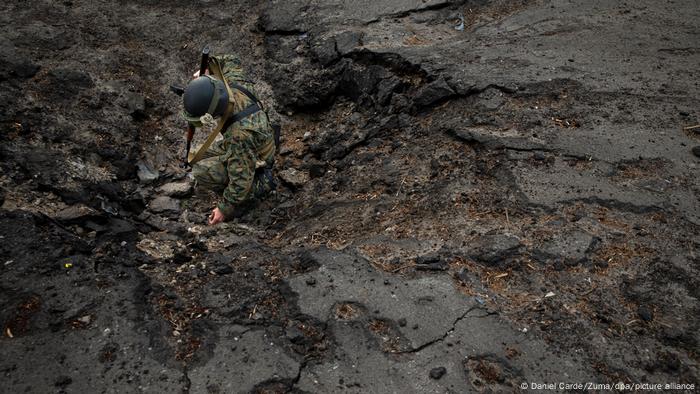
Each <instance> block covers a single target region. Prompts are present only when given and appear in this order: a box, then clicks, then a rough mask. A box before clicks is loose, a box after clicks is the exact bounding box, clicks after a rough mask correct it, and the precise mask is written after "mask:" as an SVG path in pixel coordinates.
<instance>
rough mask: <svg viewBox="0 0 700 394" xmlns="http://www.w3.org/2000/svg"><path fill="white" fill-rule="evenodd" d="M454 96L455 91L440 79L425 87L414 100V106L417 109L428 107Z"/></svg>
mask: <svg viewBox="0 0 700 394" xmlns="http://www.w3.org/2000/svg"><path fill="white" fill-rule="evenodd" d="M454 94H455V92H454V90H452V88H451V87H450V85H448V84H447V82H445V79H444V78H440V79H438V80H437V81H434V82H431V83H429V84H428V85H425V86H423V88H421V89H420V90H419V91H418V93H416V96H415V97H414V98H413V104H414V105H415V107H416V108H423V107H428V106H430V105H433V104H435V103H437V102H439V101H442V100H445V99H447V98H449V97H451V96H453V95H454Z"/></svg>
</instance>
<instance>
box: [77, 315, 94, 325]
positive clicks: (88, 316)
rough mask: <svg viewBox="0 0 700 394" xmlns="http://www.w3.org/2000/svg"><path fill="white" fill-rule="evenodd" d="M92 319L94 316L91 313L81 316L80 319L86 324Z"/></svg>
mask: <svg viewBox="0 0 700 394" xmlns="http://www.w3.org/2000/svg"><path fill="white" fill-rule="evenodd" d="M91 320H92V317H91V316H90V315H85V316H83V317H79V318H78V321H79V322H81V323H84V324H90V321H91Z"/></svg>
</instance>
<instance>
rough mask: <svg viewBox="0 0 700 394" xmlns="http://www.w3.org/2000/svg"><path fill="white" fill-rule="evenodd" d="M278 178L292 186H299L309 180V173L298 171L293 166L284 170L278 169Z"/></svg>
mask: <svg viewBox="0 0 700 394" xmlns="http://www.w3.org/2000/svg"><path fill="white" fill-rule="evenodd" d="M278 176H279V178H280V179H281V180H282V182H284V183H286V184H288V185H291V186H294V187H300V186H304V184H306V183H307V182H308V181H309V174H307V173H306V172H304V171H299V170H297V169H295V168H288V169H286V170H283V171H280V172H279V173H278Z"/></svg>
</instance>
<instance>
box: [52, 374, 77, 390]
mask: <svg viewBox="0 0 700 394" xmlns="http://www.w3.org/2000/svg"><path fill="white" fill-rule="evenodd" d="M71 383H73V379H71V378H70V377H69V376H59V377H58V379H56V383H54V386H56V387H64V388H65V387H67V386H68V385H70V384H71Z"/></svg>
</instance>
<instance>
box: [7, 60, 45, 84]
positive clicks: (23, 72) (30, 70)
mask: <svg viewBox="0 0 700 394" xmlns="http://www.w3.org/2000/svg"><path fill="white" fill-rule="evenodd" d="M39 68H40V67H39V66H38V65H36V64H33V63H31V62H30V61H28V60H23V61H21V62H19V63H17V64H15V65H14V67H13V68H12V73H13V74H15V75H16V76H18V77H20V78H23V79H27V78H32V77H33V76H35V75H36V73H37V72H39Z"/></svg>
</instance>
